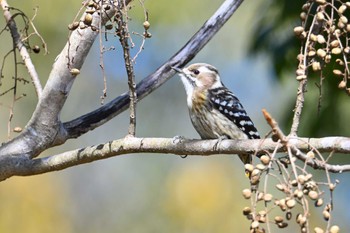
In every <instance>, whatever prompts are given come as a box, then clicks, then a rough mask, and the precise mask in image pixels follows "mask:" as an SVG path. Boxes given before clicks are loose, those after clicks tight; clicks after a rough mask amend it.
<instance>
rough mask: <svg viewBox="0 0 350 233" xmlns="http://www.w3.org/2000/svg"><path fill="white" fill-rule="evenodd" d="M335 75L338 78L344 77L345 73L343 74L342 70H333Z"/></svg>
mask: <svg viewBox="0 0 350 233" xmlns="http://www.w3.org/2000/svg"><path fill="white" fill-rule="evenodd" d="M333 74H334V75H337V76H343V72H341V71H340V70H333Z"/></svg>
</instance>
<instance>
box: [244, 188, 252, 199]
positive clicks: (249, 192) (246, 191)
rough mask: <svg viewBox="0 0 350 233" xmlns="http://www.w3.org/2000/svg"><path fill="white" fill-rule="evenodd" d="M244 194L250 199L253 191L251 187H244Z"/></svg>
mask: <svg viewBox="0 0 350 233" xmlns="http://www.w3.org/2000/svg"><path fill="white" fill-rule="evenodd" d="M242 194H243V197H244V198H245V199H249V198H250V197H251V196H252V191H251V190H250V189H243V191H242Z"/></svg>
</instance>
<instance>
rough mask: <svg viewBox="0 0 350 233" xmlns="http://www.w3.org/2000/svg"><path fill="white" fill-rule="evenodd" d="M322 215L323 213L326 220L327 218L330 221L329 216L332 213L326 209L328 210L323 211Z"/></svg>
mask: <svg viewBox="0 0 350 233" xmlns="http://www.w3.org/2000/svg"><path fill="white" fill-rule="evenodd" d="M322 215H323V218H324V220H326V221H328V220H329V218H330V217H331V214H330V213H329V212H328V211H326V210H324V211H323V212H322Z"/></svg>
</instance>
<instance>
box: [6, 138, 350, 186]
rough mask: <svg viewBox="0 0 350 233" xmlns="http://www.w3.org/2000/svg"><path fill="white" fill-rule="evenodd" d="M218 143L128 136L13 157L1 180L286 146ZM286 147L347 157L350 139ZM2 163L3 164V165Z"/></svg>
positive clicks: (339, 168)
mask: <svg viewBox="0 0 350 233" xmlns="http://www.w3.org/2000/svg"><path fill="white" fill-rule="evenodd" d="M217 143H218V141H217V140H188V139H177V138H135V137H127V138H124V139H119V140H115V141H111V142H108V143H105V144H100V145H96V146H90V147H86V148H82V149H77V150H73V151H68V152H64V153H62V154H57V155H52V156H48V157H45V158H37V159H32V160H31V159H29V158H28V157H23V156H21V157H19V156H16V157H13V158H12V159H13V160H14V161H13V162H12V163H7V164H14V165H18V164H20V166H15V167H14V168H13V169H14V171H15V172H12V173H11V174H5V173H4V170H3V169H2V168H1V167H0V180H3V179H6V178H8V177H10V176H13V175H19V176H29V175H36V174H42V173H46V172H51V171H58V170H63V169H66V168H69V167H73V166H76V165H79V164H85V163H90V162H93V161H96V160H102V159H107V158H110V157H113V156H119V155H124V154H130V153H162V154H175V155H181V156H184V155H202V156H207V155H213V154H244V153H255V152H261V151H263V152H265V153H267V152H270V153H272V152H273V151H277V152H285V151H286V147H285V146H284V145H282V144H281V143H279V142H274V141H272V140H271V139H261V140H223V141H221V142H220V143H219V144H218V145H217ZM288 144H289V146H293V147H294V148H298V149H299V150H300V151H302V152H307V151H310V150H311V148H312V149H313V150H317V151H319V152H320V153H322V152H338V153H346V154H350V138H345V137H326V138H295V139H290V140H289V141H288ZM2 164H3V163H2ZM314 168H315V169H327V170H328V171H330V172H335V173H341V172H345V171H350V165H342V166H341V165H329V164H324V165H322V164H321V165H319V166H318V167H314Z"/></svg>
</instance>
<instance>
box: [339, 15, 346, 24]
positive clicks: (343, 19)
mask: <svg viewBox="0 0 350 233" xmlns="http://www.w3.org/2000/svg"><path fill="white" fill-rule="evenodd" d="M339 21H341V22H342V23H343V24H347V23H348V18H346V17H345V16H341V17H340V19H339Z"/></svg>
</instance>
